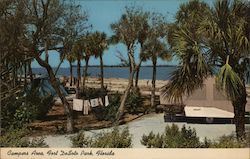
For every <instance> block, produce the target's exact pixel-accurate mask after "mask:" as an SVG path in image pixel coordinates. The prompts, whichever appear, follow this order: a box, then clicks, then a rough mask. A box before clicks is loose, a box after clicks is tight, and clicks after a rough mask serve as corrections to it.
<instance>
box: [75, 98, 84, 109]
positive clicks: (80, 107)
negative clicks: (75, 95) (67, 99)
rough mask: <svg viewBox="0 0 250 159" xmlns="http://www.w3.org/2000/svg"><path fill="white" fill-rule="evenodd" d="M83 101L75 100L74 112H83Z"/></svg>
mask: <svg viewBox="0 0 250 159" xmlns="http://www.w3.org/2000/svg"><path fill="white" fill-rule="evenodd" d="M82 108H83V100H82V99H73V110H75V111H82Z"/></svg>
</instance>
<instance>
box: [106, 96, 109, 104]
mask: <svg viewBox="0 0 250 159" xmlns="http://www.w3.org/2000/svg"><path fill="white" fill-rule="evenodd" d="M108 105H109V97H108V96H105V106H108Z"/></svg>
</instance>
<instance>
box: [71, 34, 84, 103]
mask: <svg viewBox="0 0 250 159" xmlns="http://www.w3.org/2000/svg"><path fill="white" fill-rule="evenodd" d="M82 50H83V49H82V41H81V39H78V40H77V41H76V42H75V44H74V45H73V47H72V54H73V56H74V57H75V58H76V60H77V83H76V98H79V95H80V82H81V59H82Z"/></svg>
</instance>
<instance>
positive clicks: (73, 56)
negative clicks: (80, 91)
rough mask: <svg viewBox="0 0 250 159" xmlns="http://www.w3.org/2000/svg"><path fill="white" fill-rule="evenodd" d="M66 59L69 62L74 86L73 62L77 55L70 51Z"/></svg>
mask: <svg viewBox="0 0 250 159" xmlns="http://www.w3.org/2000/svg"><path fill="white" fill-rule="evenodd" d="M66 59H67V60H68V62H69V69H70V86H72V83H73V79H74V78H73V65H72V63H73V62H74V61H75V60H76V57H75V55H74V54H73V53H69V54H67V55H66Z"/></svg>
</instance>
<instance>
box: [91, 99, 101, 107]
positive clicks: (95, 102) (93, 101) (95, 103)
mask: <svg viewBox="0 0 250 159" xmlns="http://www.w3.org/2000/svg"><path fill="white" fill-rule="evenodd" d="M90 104H91V107H97V106H99V101H98V98H95V99H90Z"/></svg>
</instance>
